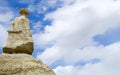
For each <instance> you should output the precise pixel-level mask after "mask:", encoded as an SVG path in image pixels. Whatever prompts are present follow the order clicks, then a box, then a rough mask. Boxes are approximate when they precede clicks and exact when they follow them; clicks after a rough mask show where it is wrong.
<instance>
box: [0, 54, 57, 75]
mask: <svg viewBox="0 0 120 75" xmlns="http://www.w3.org/2000/svg"><path fill="white" fill-rule="evenodd" d="M0 75H56V74H55V73H54V72H53V71H52V69H50V68H49V67H48V66H47V65H45V64H43V63H42V62H40V61H38V60H36V59H35V58H33V57H32V56H31V55H28V54H0Z"/></svg>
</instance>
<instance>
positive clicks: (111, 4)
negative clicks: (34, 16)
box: [33, 0, 120, 75]
mask: <svg viewBox="0 0 120 75" xmlns="http://www.w3.org/2000/svg"><path fill="white" fill-rule="evenodd" d="M119 4H120V1H119V0H117V1H114V0H89V1H88V0H70V1H69V0H62V2H61V4H60V5H61V7H59V8H57V10H55V11H54V12H51V13H49V14H47V15H46V16H45V18H44V20H51V21H52V23H51V25H48V26H46V27H45V30H44V32H43V33H42V32H39V33H36V34H34V35H33V37H34V41H35V44H36V46H38V47H40V48H42V49H45V50H44V52H43V53H41V54H38V55H37V59H39V60H42V61H43V62H44V63H46V64H49V65H54V64H58V63H59V66H58V65H57V67H56V68H55V69H54V71H55V72H56V73H57V75H73V74H74V75H113V74H116V75H118V74H120V72H119V71H118V70H119V67H120V66H119V58H118V57H119V54H118V53H119V48H120V43H119V42H118V43H114V44H111V45H108V46H104V45H102V44H98V42H97V41H95V40H94V38H93V37H94V36H96V35H99V34H104V33H105V32H106V31H107V30H111V29H112V28H115V27H119V26H120V25H119V23H120V22H119V19H120V5H119ZM45 10H46V9H45ZM36 37H37V38H36ZM93 59H99V60H100V61H99V62H97V63H93V62H92V61H93ZM81 62H85V64H84V65H81V64H79V65H78V63H81ZM111 64H112V65H111ZM63 65H64V66H63Z"/></svg>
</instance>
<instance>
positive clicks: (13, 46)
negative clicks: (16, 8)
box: [3, 9, 34, 54]
mask: <svg viewBox="0 0 120 75" xmlns="http://www.w3.org/2000/svg"><path fill="white" fill-rule="evenodd" d="M19 13H20V14H21V16H20V17H17V18H15V19H14V20H13V22H12V23H11V29H10V30H8V38H7V40H6V43H5V44H4V46H3V52H4V53H27V54H32V52H33V50H34V47H33V40H32V34H31V32H30V23H29V20H28V15H29V12H28V11H27V10H25V9H21V10H20V12H19Z"/></svg>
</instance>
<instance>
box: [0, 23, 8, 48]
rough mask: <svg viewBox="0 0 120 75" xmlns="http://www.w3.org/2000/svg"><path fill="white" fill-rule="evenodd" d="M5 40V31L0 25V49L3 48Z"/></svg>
mask: <svg viewBox="0 0 120 75" xmlns="http://www.w3.org/2000/svg"><path fill="white" fill-rule="evenodd" d="M6 38H7V30H6V28H4V27H3V26H2V25H0V47H3V44H4V43H5V40H6Z"/></svg>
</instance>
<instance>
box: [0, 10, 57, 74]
mask: <svg viewBox="0 0 120 75" xmlns="http://www.w3.org/2000/svg"><path fill="white" fill-rule="evenodd" d="M20 14H21V16H20V17H18V18H15V20H14V21H13V22H12V24H11V30H8V39H7V41H6V43H5V45H4V47H3V53H2V54H0V75H56V74H55V73H54V72H53V70H52V69H50V68H49V67H48V66H47V65H45V64H43V63H42V62H41V61H38V60H36V59H35V58H33V57H32V56H31V54H32V52H33V49H34V46H33V40H32V34H31V32H30V26H29V20H28V18H27V17H28V15H29V12H28V11H27V10H26V9H24V8H22V9H21V10H20Z"/></svg>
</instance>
